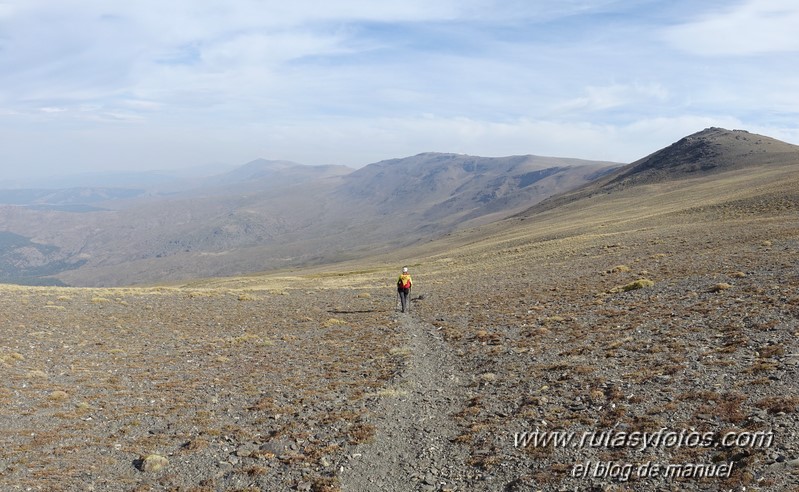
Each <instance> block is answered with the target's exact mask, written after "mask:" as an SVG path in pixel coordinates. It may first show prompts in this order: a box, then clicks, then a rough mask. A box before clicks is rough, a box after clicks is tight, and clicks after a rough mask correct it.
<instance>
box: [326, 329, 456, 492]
mask: <svg viewBox="0 0 799 492" xmlns="http://www.w3.org/2000/svg"><path fill="white" fill-rule="evenodd" d="M399 330H401V331H402V332H403V333H405V334H406V340H407V342H406V346H405V347H403V349H405V350H404V352H406V353H407V361H406V365H405V368H404V370H403V372H402V374H401V376H400V377H399V378H398V380H397V381H396V382H395V384H394V385H393V387H392V390H395V391H391V392H386V394H385V395H384V396H383V397H382V400H381V402H380V403H379V406H378V408H377V409H376V410H375V415H376V420H375V421H373V422H372V423H373V424H374V425H375V426H376V427H377V430H376V435H375V437H374V439H373V441H372V442H370V443H368V444H364V445H361V446H359V447H358V449H357V450H356V452H355V453H353V454H352V455H351V456H352V460H351V461H350V466H351V468H349V469H345V470H344V472H343V473H342V474H341V482H342V489H343V490H344V491H347V492H362V491H371V490H381V491H386V492H391V491H402V492H406V491H411V490H421V491H436V490H465V489H463V485H462V484H463V481H462V480H463V477H460V476H458V475H457V474H458V473H460V472H459V471H458V470H463V466H462V465H463V463H464V462H465V461H466V459H467V454H466V452H465V449H462V448H461V447H459V446H458V444H455V443H452V442H451V440H452V439H453V438H454V437H456V436H457V435H458V429H457V425H456V423H455V421H454V420H453V416H452V414H453V412H456V411H458V409H460V408H463V404H462V401H463V400H464V399H465V398H466V390H465V385H466V383H467V382H468V381H466V380H464V377H463V375H462V374H461V373H460V371H459V370H458V369H457V365H456V363H455V357H454V355H452V354H451V353H450V351H449V350H447V347H446V346H445V343H444V341H443V340H442V338H441V336H440V334H439V333H438V332H437V330H436V328H435V327H432V326H430V325H427V324H425V323H423V322H421V321H419V320H418V319H416V318H415V317H413V315H410V314H401V315H399Z"/></svg>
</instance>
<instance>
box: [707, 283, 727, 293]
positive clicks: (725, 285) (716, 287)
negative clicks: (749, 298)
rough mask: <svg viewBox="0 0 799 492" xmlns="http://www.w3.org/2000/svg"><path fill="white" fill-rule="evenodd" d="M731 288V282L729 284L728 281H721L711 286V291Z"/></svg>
mask: <svg viewBox="0 0 799 492" xmlns="http://www.w3.org/2000/svg"><path fill="white" fill-rule="evenodd" d="M729 289H732V285H730V284H728V283H726V282H720V283H718V284H716V285H714V286H713V287H711V288H710V292H722V291H725V290H729Z"/></svg>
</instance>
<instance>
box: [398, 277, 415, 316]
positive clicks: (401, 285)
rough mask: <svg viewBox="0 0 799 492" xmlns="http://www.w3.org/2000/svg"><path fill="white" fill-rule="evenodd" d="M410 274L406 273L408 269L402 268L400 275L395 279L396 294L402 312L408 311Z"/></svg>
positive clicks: (410, 284)
mask: <svg viewBox="0 0 799 492" xmlns="http://www.w3.org/2000/svg"><path fill="white" fill-rule="evenodd" d="M412 285H413V281H412V280H411V274H410V273H408V267H402V274H401V275H400V276H399V278H398V279H397V294H398V295H399V298H400V302H401V303H402V312H403V313H404V312H405V310H406V309H408V297H410V294H411V286H412Z"/></svg>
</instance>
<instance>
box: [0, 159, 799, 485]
mask: <svg viewBox="0 0 799 492" xmlns="http://www.w3.org/2000/svg"><path fill="white" fill-rule="evenodd" d="M796 169H797V168H796V162H792V163H786V164H785V165H770V166H765V167H746V168H744V169H735V168H733V169H731V170H730V171H727V172H722V173H720V174H717V175H713V176H709V177H708V176H700V177H696V178H688V179H682V180H680V181H679V182H677V181H664V182H653V183H648V184H645V185H641V186H636V187H631V188H629V189H625V190H623V191H618V192H615V193H613V194H609V195H603V194H597V195H595V196H589V197H584V198H582V199H581V200H579V201H575V202H573V203H566V204H563V205H561V206H559V207H557V208H552V209H549V210H545V211H543V212H540V213H530V214H523V215H520V216H518V217H515V218H512V219H508V220H506V221H503V222H501V223H496V224H492V225H489V226H485V227H482V228H480V229H475V230H470V231H463V232H461V233H457V234H453V235H451V236H449V237H448V238H446V239H445V240H442V241H438V242H434V243H427V244H420V245H418V246H416V247H415V248H409V249H406V250H404V251H403V252H402V253H401V254H394V255H392V256H383V257H373V258H369V259H362V260H358V261H355V262H349V263H342V264H339V265H335V266H328V267H324V268H323V267H318V268H316V269H306V270H300V271H293V272H289V271H286V272H282V273H279V274H278V273H276V274H271V275H253V276H247V277H237V278H229V279H208V280H202V279H198V280H196V281H193V282H191V283H186V284H182V285H173V286H162V287H140V288H118V289H70V288H56V287H13V286H7V287H3V288H2V289H0V307H2V313H3V315H2V330H0V370H2V371H3V374H4V376H5V377H4V378H3V381H2V383H0V403H2V405H1V406H0V431H2V432H1V433H0V439H2V440H3V442H2V448H1V449H2V452H0V488H2V489H3V490H48V491H50V490H54V491H58V490H64V491H72V490H96V491H106V490H107V491H117V490H123V491H149V490H152V491H157V490H173V491H226V490H231V491H234V490H241V491H255V490H270V491H271V490H275V491H279V490H301V491H305V490H311V491H338V490H342V491H372V490H375V491H377V490H389V491H400V490H402V491H419V490H421V491H445V490H449V491H537V490H546V491H550V490H552V491H560V490H563V491H571V490H592V491H600V490H601V491H605V490H608V491H614V490H635V491H653V490H654V491H698V490H707V491H722V490H725V491H726V490H735V491H744V490H746V491H751V490H775V491H783V490H796V489H797V488H799V437H797V432H799V419H797V409H798V407H799V393H797V387H799V380H797V377H798V376H799V372H798V370H799V347H798V346H797V341H796V339H797V335H799V220H797V217H799V214H797V212H799V192H797V191H796V190H799V173H797V171H796ZM402 264H407V265H409V266H410V268H411V273H412V274H413V276H414V281H415V285H414V290H413V298H414V299H415V300H414V301H413V303H412V311H411V313H409V314H404V315H403V314H400V313H397V312H396V309H395V302H396V297H395V293H394V290H393V288H392V284H393V280H394V278H395V276H396V273H397V271H398V269H399V267H400V266H402ZM568 433H572V435H573V436H575V437H574V439H573V440H567V441H565V442H559V443H555V442H551V441H550V442H544V441H541V440H539V439H545V438H555V437H557V438H561V437H563V436H566V437H568V436H569V434H568ZM708 475H709V476H708Z"/></svg>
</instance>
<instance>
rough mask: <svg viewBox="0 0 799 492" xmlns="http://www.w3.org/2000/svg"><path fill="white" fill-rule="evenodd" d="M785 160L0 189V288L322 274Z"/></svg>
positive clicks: (224, 177) (732, 157)
mask: <svg viewBox="0 0 799 492" xmlns="http://www.w3.org/2000/svg"><path fill="white" fill-rule="evenodd" d="M797 158H799V147H797V146H793V145H790V144H787V143H784V142H779V141H777V140H774V139H770V138H768V137H763V136H759V135H754V134H750V133H747V132H743V131H729V130H723V129H716V128H713V129H708V130H705V131H703V132H699V133H697V134H694V135H691V136H689V137H686V138H684V139H682V140H680V141H679V142H676V143H675V144H673V145H671V146H669V147H667V148H665V149H663V150H661V151H658V152H655V153H654V154H652V155H650V156H647V157H645V158H643V159H641V160H639V161H636V162H634V163H632V164H629V165H627V166H624V165H622V164H619V163H612V162H599V161H584V160H577V159H567V158H554V157H539V156H533V155H525V156H510V157H499V158H489V157H476V156H468V155H461V154H442V153H424V154H419V155H416V156H412V157H406V158H402V159H391V160H386V161H381V162H377V163H374V164H370V165H368V166H365V167H363V168H361V169H358V170H352V169H350V168H347V167H344V166H305V165H301V164H297V163H293V162H287V161H268V160H263V159H259V160H255V161H252V162H250V163H247V164H245V165H243V166H241V167H239V168H236V169H233V170H231V171H229V172H226V173H224V174H220V175H216V176H212V177H210V178H193V179H186V178H184V179H182V180H171V181H161V182H157V183H153V184H152V185H148V186H136V187H130V188H125V187H69V188H66V189H59V190H53V189H49V190H42V189H37V190H4V191H2V190H0V280H2V281H5V282H19V283H64V284H67V285H76V286H114V285H125V284H133V283H156V282H165V281H176V280H184V279H190V278H198V277H212V276H226V275H238V274H242V273H251V272H259V271H265V270H275V269H283V268H290V267H298V266H305V265H313V264H324V263H328V262H334V261H340V260H346V259H352V258H357V257H361V256H366V255H372V254H375V253H385V252H390V251H393V250H396V249H397V248H401V247H403V246H408V245H413V244H420V243H421V242H422V241H429V240H431V239H434V238H436V237H441V236H443V235H445V234H447V233H450V232H452V231H455V230H457V229H461V228H464V227H468V226H476V225H480V224H484V223H488V222H493V221H496V220H499V219H504V218H507V217H510V216H513V215H514V214H519V213H531V212H530V211H531V210H533V211H535V210H539V211H540V210H545V209H550V208H553V207H557V206H559V205H560V204H563V203H568V202H571V201H574V200H576V199H579V198H580V197H584V196H590V195H592V194H597V193H612V192H613V190H614V189H621V188H624V187H630V186H638V185H645V184H651V183H656V182H657V181H658V180H666V179H682V178H687V177H690V176H698V175H710V174H713V173H716V172H724V171H725V170H731V169H736V168H740V167H742V166H743V167H746V166H757V165H769V163H770V162H777V161H779V162H783V161H784V160H785V159H797ZM71 184H74V183H71ZM138 184H140V185H141V184H142V183H141V182H139V183H138ZM531 207H532V208H531Z"/></svg>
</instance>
